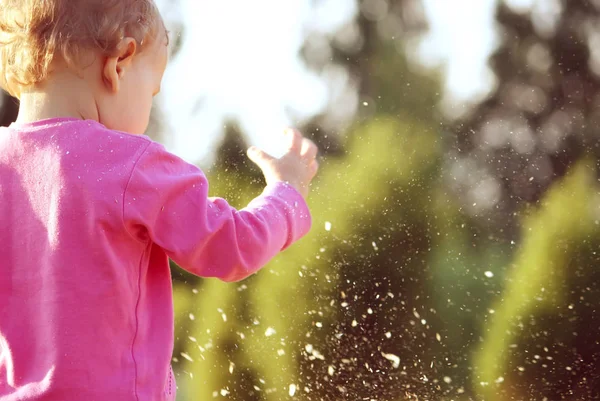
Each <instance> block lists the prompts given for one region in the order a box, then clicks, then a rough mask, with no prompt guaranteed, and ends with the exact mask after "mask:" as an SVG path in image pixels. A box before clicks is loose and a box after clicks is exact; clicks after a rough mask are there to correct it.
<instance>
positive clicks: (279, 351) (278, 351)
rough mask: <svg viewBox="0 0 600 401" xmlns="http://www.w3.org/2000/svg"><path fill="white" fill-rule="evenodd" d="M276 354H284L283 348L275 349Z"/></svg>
mask: <svg viewBox="0 0 600 401" xmlns="http://www.w3.org/2000/svg"><path fill="white" fill-rule="evenodd" d="M277 355H279V356H284V355H285V350H283V349H278V350H277Z"/></svg>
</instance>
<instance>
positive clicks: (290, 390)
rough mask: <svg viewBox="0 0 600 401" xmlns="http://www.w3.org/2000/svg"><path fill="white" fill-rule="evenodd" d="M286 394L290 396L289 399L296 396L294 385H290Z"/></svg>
mask: <svg viewBox="0 0 600 401" xmlns="http://www.w3.org/2000/svg"><path fill="white" fill-rule="evenodd" d="M288 394H289V395H290V397H293V396H294V395H296V385H295V384H290V389H289V392H288Z"/></svg>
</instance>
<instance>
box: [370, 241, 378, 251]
mask: <svg viewBox="0 0 600 401" xmlns="http://www.w3.org/2000/svg"><path fill="white" fill-rule="evenodd" d="M371 245H373V249H374V250H376V251H378V250H379V248H377V244H376V243H375V241H373V242H371Z"/></svg>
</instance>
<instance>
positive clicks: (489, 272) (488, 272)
mask: <svg viewBox="0 0 600 401" xmlns="http://www.w3.org/2000/svg"><path fill="white" fill-rule="evenodd" d="M483 274H485V276H486V277H487V278H492V277H494V273H492V272H491V271H487V272H485V273H483Z"/></svg>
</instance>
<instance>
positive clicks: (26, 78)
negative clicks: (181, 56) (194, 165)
mask: <svg viewBox="0 0 600 401" xmlns="http://www.w3.org/2000/svg"><path fill="white" fill-rule="evenodd" d="M167 44H168V38H167V32H166V30H165V28H164V24H163V21H162V18H161V16H160V14H159V12H158V9H157V8H156V5H155V4H154V2H153V0H0V86H2V87H3V88H5V89H6V90H7V91H8V92H9V93H10V94H12V95H13V96H15V97H17V98H21V100H22V102H21V103H22V105H23V97H27V96H28V95H31V96H38V99H37V100H36V101H37V104H39V103H40V100H39V98H40V96H42V97H44V99H47V100H49V101H50V102H52V101H53V100H54V101H55V102H54V103H55V104H61V105H63V104H64V108H65V109H67V108H69V107H70V106H76V105H75V104H71V105H69V104H68V101H69V100H71V103H80V104H79V106H77V107H78V109H77V110H79V111H78V112H77V113H78V114H79V115H80V117H82V118H93V119H97V120H98V121H100V122H101V123H103V124H104V125H106V126H107V127H109V128H111V129H116V130H121V131H126V132H131V133H143V132H144V131H145V130H146V127H147V125H148V120H149V115H150V109H151V106H152V97H153V96H154V95H155V94H156V93H158V91H159V90H160V81H161V80H162V75H163V73H164V69H165V67H166V62H167ZM48 98H50V99H48ZM52 98H54V99H52ZM42 103H43V102H42ZM82 103H83V104H82ZM71 114H73V113H71ZM56 117H60V116H56Z"/></svg>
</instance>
